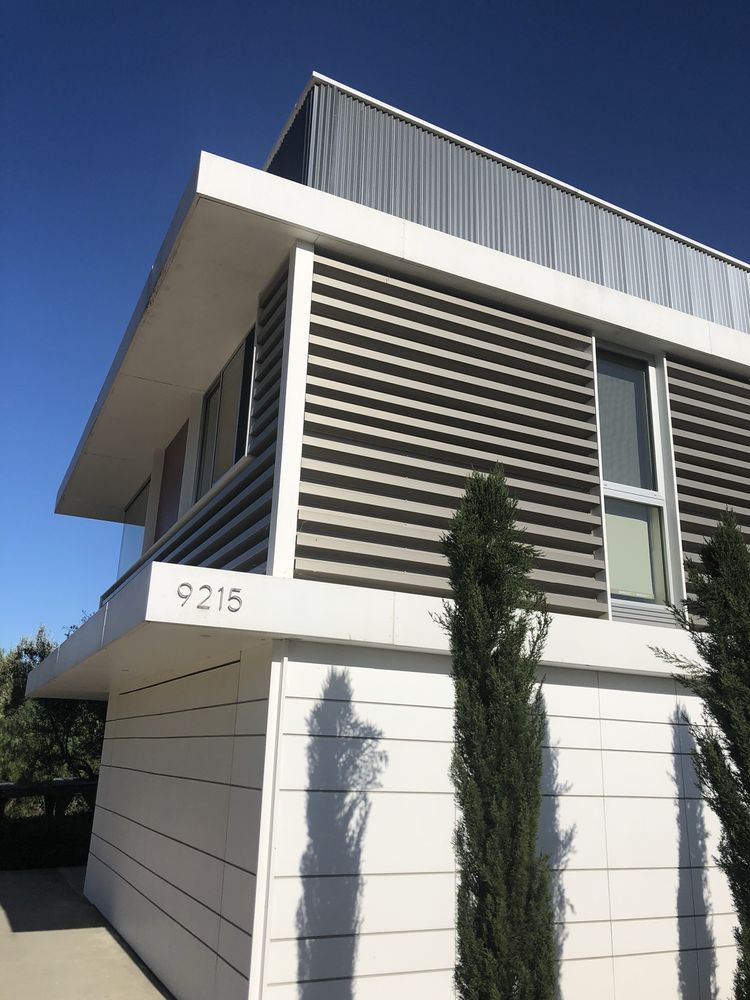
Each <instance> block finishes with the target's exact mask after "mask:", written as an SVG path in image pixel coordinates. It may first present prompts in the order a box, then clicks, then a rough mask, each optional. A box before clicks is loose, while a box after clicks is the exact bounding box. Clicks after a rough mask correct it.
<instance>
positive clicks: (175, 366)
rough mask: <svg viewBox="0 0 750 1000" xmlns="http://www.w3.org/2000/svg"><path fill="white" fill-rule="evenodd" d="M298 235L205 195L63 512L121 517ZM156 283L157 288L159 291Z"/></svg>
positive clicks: (112, 382) (137, 326) (148, 299)
mask: <svg viewBox="0 0 750 1000" xmlns="http://www.w3.org/2000/svg"><path fill="white" fill-rule="evenodd" d="M297 235H298V234H297V231H296V230H295V229H293V228H291V227H288V226H285V225H283V224H280V223H279V222H278V221H275V220H269V219H266V218H264V217H262V216H260V215H257V214H254V213H251V212H248V211H246V210H244V209H241V208H238V207H236V206H233V205H228V204H223V203H221V202H219V201H216V200H213V199H210V198H206V197H202V196H201V195H200V193H199V192H196V193H195V194H194V196H193V198H192V199H191V201H190V203H189V207H188V208H187V210H186V211H185V215H184V219H183V221H182V223H181V226H180V228H179V231H178V234H177V238H176V239H175V241H174V243H173V244H172V246H171V247H170V248H169V251H168V255H167V256H166V259H165V260H164V262H163V264H162V265H161V267H159V262H158V261H157V264H156V265H155V266H154V268H153V270H152V275H153V277H152V278H151V280H150V282H149V283H147V286H146V289H144V294H143V296H142V297H141V301H140V303H139V305H138V307H137V308H136V311H135V313H134V316H133V320H132V321H131V324H130V327H129V328H128V331H127V332H126V335H125V338H124V340H123V344H122V346H121V348H120V350H119V352H118V356H117V357H116V359H115V362H114V364H113V366H112V370H111V371H110V374H109V376H108V379H107V382H106V383H105V386H104V388H103V390H102V393H101V395H100V398H99V400H97V404H96V406H95V407H94V411H93V413H92V415H91V418H90V419H89V423H88V425H87V427H86V429H85V431H84V434H83V436H82V439H81V443H80V444H79V447H78V450H77V452H76V455H75V457H74V459H73V462H72V463H71V466H70V469H69V470H68V473H67V476H66V478H65V480H64V482H63V485H62V487H61V489H60V493H59V495H58V501H57V507H56V510H57V512H58V513H62V514H75V515H79V516H84V517H96V518H101V519H105V520H121V519H122V515H123V509H124V507H125V506H126V505H127V504H128V503H129V501H130V500H131V498H132V497H133V495H134V494H135V493H136V492H137V490H138V489H139V488H140V487H141V485H142V484H143V482H144V481H145V480H146V479H147V478H148V476H149V474H150V470H151V464H152V458H153V450H154V448H160V447H166V445H167V444H168V443H169V441H170V440H171V439H172V437H173V436H174V434H175V433H176V432H177V431H178V430H179V428H180V426H181V425H182V424H183V423H184V421H185V420H186V419H187V417H188V415H189V410H190V398H191V394H192V393H194V392H199V393H203V392H205V390H206V389H207V388H208V386H209V385H210V384H211V382H212V381H213V379H214V378H215V377H216V375H217V373H218V371H219V370H220V368H221V367H222V365H223V363H224V362H225V360H226V359H227V358H228V357H229V356H230V355H231V353H232V352H233V351H234V350H235V349H236V347H237V346H238V345H239V343H240V342H241V341H242V339H243V338H244V336H245V335H246V334H247V332H248V330H249V328H250V327H251V326H252V323H253V322H254V319H255V310H256V303H257V298H258V295H259V293H260V292H261V291H262V289H263V288H264V287H265V286H266V285H267V284H268V282H269V281H271V280H272V278H273V277H274V274H275V273H276V271H277V270H278V269H279V268H280V267H281V266H282V265H283V263H284V261H285V260H286V258H287V256H288V254H289V251H290V249H291V247H292V246H293V244H294V241H295V239H296V238H297ZM150 286H153V287H150Z"/></svg>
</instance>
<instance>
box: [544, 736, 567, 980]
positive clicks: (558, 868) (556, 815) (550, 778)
mask: <svg viewBox="0 0 750 1000" xmlns="http://www.w3.org/2000/svg"><path fill="white" fill-rule="evenodd" d="M544 742H545V747H544V781H543V791H544V798H543V800H542V810H541V814H540V817H539V848H540V850H541V851H542V852H543V853H544V854H546V855H547V859H548V863H549V868H550V885H551V890H552V906H553V911H554V916H555V944H556V947H557V959H558V961H560V960H561V959H562V951H563V945H564V944H565V939H566V937H567V930H566V923H565V922H566V920H567V918H568V915H569V914H573V915H574V914H575V909H574V907H573V905H572V904H571V903H570V902H569V900H568V898H567V896H566V894H565V884H564V875H565V870H566V868H567V867H568V863H569V861H570V858H571V856H572V855H573V853H574V851H573V842H574V840H575V834H576V826H575V823H574V824H573V825H572V826H569V827H567V828H566V829H563V827H562V826H561V824H560V797H561V796H563V795H566V794H567V793H568V792H569V791H570V787H571V786H570V782H567V781H565V782H563V781H561V780H560V772H559V754H558V750H557V747H556V746H553V745H552V741H551V739H550V733H549V723H547V726H546V732H545V740H544Z"/></svg>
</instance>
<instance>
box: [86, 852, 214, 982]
mask: <svg viewBox="0 0 750 1000" xmlns="http://www.w3.org/2000/svg"><path fill="white" fill-rule="evenodd" d="M86 894H87V896H88V898H89V899H90V900H91V901H92V903H94V905H95V906H96V907H97V908H98V909H99V910H101V912H102V913H103V914H104V916H105V917H106V918H107V919H108V920H109V922H110V923H111V924H112V925H113V926H114V927H115V928H116V929H117V930H118V931H119V933H120V934H122V936H123V937H124V938H125V940H126V941H127V942H128V943H129V944H130V945H131V947H132V948H133V949H134V950H135V951H136V952H137V953H138V954H139V955H140V956H141V958H142V959H143V961H144V962H145V963H146V964H147V965H148V966H150V967H151V968H152V969H154V971H156V972H157V975H158V976H159V978H160V979H161V980H162V982H163V983H164V985H165V986H166V987H167V989H169V990H170V991H171V992H172V993H174V995H175V996H176V997H179V1000H206V997H211V996H213V991H214V979H215V972H216V955H215V953H214V952H213V951H211V950H210V949H209V948H208V947H207V946H206V945H204V944H202V943H201V942H200V941H198V940H197V939H196V938H195V937H194V936H193V935H192V934H189V933H188V932H187V931H186V930H184V929H183V928H182V927H180V926H179V924H177V923H175V921H174V920H172V918H171V917H169V916H167V915H166V914H164V913H162V911H161V910H159V909H157V907H156V906H155V905H154V904H153V903H152V902H151V901H150V900H148V899H147V898H146V897H145V896H143V895H141V893H139V892H137V891H136V890H135V889H134V888H132V886H130V885H128V883H127V882H126V881H124V880H123V879H122V878H120V876H119V875H117V874H115V873H114V872H112V871H110V869H108V868H106V867H105V866H104V865H103V864H101V862H99V861H98V860H97V859H96V858H95V857H93V856H91V855H90V856H89V863H88V869H87V873H86Z"/></svg>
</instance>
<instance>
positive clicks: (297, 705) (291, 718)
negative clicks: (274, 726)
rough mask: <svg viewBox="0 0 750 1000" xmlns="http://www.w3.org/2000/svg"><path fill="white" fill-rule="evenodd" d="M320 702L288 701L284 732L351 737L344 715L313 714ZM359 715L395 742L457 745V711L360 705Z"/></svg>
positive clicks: (370, 703)
mask: <svg viewBox="0 0 750 1000" xmlns="http://www.w3.org/2000/svg"><path fill="white" fill-rule="evenodd" d="M319 704H320V702H319V701H318V700H317V699H315V698H287V700H286V704H285V706H284V732H285V733H286V734H289V735H296V736H300V735H301V736H307V735H308V734H310V735H319V736H351V735H356V734H355V733H353V731H352V728H351V726H347V720H346V717H345V716H342V713H341V712H336V711H335V710H334V711H330V712H327V711H323V712H321V711H317V712H313V709H314V708H316V706H319ZM357 704H358V705H359V706H360V707H359V709H358V711H359V712H361V713H362V714H363V715H365V716H366V718H367V722H368V723H369V724H370V725H371V726H374V727H375V728H376V729H379V730H380V731H381V732H382V733H383V735H384V736H385V737H387V738H388V739H392V740H426V741H428V742H431V743H435V742H442V743H452V742H453V708H452V707H445V708H443V707H438V708H435V707H433V706H432V705H426V706H423V705H383V704H375V703H373V702H361V701H360V702H357Z"/></svg>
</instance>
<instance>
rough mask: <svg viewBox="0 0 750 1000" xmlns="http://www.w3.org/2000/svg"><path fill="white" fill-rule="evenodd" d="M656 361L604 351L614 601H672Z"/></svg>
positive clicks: (601, 392) (603, 435) (600, 370)
mask: <svg viewBox="0 0 750 1000" xmlns="http://www.w3.org/2000/svg"><path fill="white" fill-rule="evenodd" d="M654 380H655V374H654V367H653V365H651V364H649V363H648V362H646V361H641V360H639V359H636V358H631V357H627V356H625V355H619V354H611V353H610V352H608V351H600V352H598V357H597V390H598V396H599V431H600V441H601V451H602V478H603V490H604V518H605V529H606V537H607V563H608V570H609V589H610V594H611V596H612V598H613V599H617V600H622V601H630V602H633V601H639V602H646V603H649V604H654V605H663V604H666V603H667V602H668V601H669V599H670V598H669V591H668V586H667V571H666V561H665V551H666V547H665V543H664V507H665V500H664V476H663V473H662V469H661V467H660V453H659V449H658V442H657V435H656V433H655V423H656V414H655V410H654V403H653V395H654V390H653V386H654V385H655V381H654Z"/></svg>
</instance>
